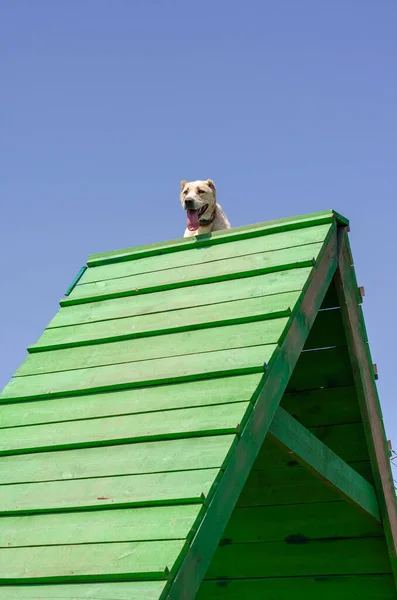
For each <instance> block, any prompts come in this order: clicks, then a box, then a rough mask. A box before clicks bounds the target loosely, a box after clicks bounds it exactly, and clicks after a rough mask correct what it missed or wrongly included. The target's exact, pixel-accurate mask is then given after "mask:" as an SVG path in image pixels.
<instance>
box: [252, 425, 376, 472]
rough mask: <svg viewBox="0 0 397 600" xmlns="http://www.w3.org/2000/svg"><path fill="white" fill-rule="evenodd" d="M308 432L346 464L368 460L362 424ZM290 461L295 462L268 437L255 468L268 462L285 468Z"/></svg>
mask: <svg viewBox="0 0 397 600" xmlns="http://www.w3.org/2000/svg"><path fill="white" fill-rule="evenodd" d="M308 431H310V433H311V434H312V435H314V436H316V439H318V440H321V442H323V443H324V444H325V445H326V446H327V447H328V448H329V449H330V450H332V451H333V452H335V454H337V455H338V456H339V457H340V458H341V459H342V460H344V461H346V462H352V461H356V462H357V461H363V460H364V461H366V460H369V455H368V449H367V444H366V441H365V436H364V429H363V426H362V423H344V424H341V425H324V426H320V427H310V428H309V429H308ZM291 460H295V459H294V457H291V454H290V453H289V452H284V451H283V450H282V449H281V448H280V446H279V445H277V444H276V443H275V442H274V440H273V439H271V437H270V436H268V437H267V438H266V440H265V441H264V443H263V445H262V448H261V449H260V451H259V454H258V458H257V459H256V461H255V468H256V469H264V468H266V466H267V465H269V462H270V463H271V464H272V465H276V464H277V465H280V466H281V465H282V466H287V464H288V463H290V462H291Z"/></svg>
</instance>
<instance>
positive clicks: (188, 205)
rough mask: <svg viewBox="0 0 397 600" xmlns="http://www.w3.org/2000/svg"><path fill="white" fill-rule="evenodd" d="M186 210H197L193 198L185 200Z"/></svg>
mask: <svg viewBox="0 0 397 600" xmlns="http://www.w3.org/2000/svg"><path fill="white" fill-rule="evenodd" d="M185 208H192V209H194V208H195V201H194V200H193V199H192V198H186V200H185Z"/></svg>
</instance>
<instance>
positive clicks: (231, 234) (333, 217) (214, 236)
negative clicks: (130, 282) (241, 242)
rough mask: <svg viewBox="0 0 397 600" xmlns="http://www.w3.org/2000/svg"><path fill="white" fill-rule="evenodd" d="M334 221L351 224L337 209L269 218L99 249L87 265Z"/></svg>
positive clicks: (90, 257)
mask: <svg viewBox="0 0 397 600" xmlns="http://www.w3.org/2000/svg"><path fill="white" fill-rule="evenodd" d="M334 221H337V222H343V223H344V224H346V225H348V221H347V219H345V218H344V217H341V215H338V214H337V213H335V211H332V210H331V211H330V210H326V211H322V212H318V213H312V214H308V215H302V216H297V217H287V218H284V219H277V220H275V221H267V222H263V223H256V224H254V225H245V226H243V227H234V228H233V229H229V230H226V229H224V230H222V231H216V232H214V233H211V234H204V235H199V236H195V237H191V238H180V239H176V240H170V241H167V242H156V243H154V244H148V245H146V246H133V247H130V248H124V249H121V250H112V251H110V252H100V253H97V254H91V255H90V256H89V259H88V265H89V266H94V265H100V264H108V263H111V262H119V261H120V260H131V259H135V258H141V257H143V256H151V255H154V254H164V253H169V252H177V251H180V250H185V249H186V248H187V247H190V246H193V247H194V248H199V247H201V246H208V245H212V244H221V243H225V242H227V243H229V242H231V241H232V240H236V239H245V238H247V237H254V236H256V235H258V236H262V235H266V234H269V233H275V232H276V231H293V230H294V229H301V228H302V227H311V226H313V225H320V224H322V223H332V222H334Z"/></svg>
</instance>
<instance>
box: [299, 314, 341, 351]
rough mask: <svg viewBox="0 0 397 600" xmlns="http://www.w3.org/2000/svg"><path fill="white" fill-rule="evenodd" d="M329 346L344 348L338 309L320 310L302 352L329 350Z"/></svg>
mask: <svg viewBox="0 0 397 600" xmlns="http://www.w3.org/2000/svg"><path fill="white" fill-rule="evenodd" d="M331 346H346V337H345V332H344V328H343V323H342V318H341V314H340V310H339V309H336V310H322V311H320V312H319V313H318V314H317V317H316V320H315V321H314V323H313V327H312V329H311V331H310V333H309V337H308V338H307V341H306V344H305V347H304V350H313V349H316V348H329V347H331Z"/></svg>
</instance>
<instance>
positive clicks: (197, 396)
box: [0, 374, 261, 428]
mask: <svg viewBox="0 0 397 600" xmlns="http://www.w3.org/2000/svg"><path fill="white" fill-rule="evenodd" d="M260 380H261V374H254V375H240V376H237V377H219V379H218V378H217V379H213V380H212V381H191V382H188V383H178V384H175V385H167V386H166V387H164V386H159V387H148V388H138V389H129V390H120V391H117V392H105V393H101V394H88V395H85V396H68V397H66V398H55V399H50V400H42V401H40V400H36V401H35V403H34V404H29V405H27V404H25V403H18V402H17V403H6V404H0V425H1V427H0V428H4V427H17V426H21V425H35V424H36V425H38V424H41V423H54V422H61V421H73V420H76V419H90V418H93V417H110V416H116V415H131V414H136V413H145V412H154V411H158V410H160V411H161V410H171V409H178V408H193V407H196V406H197V407H198V406H211V405H214V406H215V405H217V404H226V403H232V402H249V401H250V400H251V398H252V396H253V394H254V393H255V390H256V388H257V386H258V384H259V382H260Z"/></svg>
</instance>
